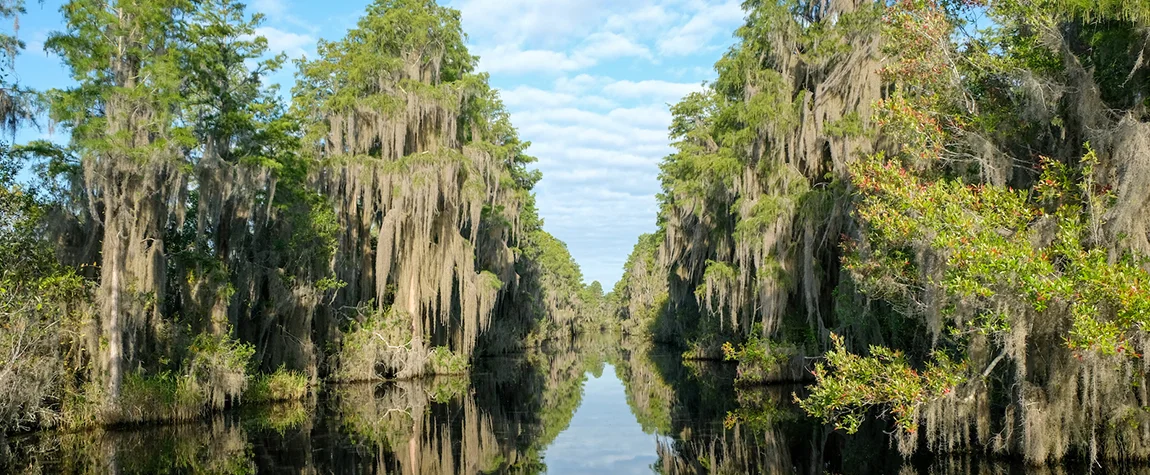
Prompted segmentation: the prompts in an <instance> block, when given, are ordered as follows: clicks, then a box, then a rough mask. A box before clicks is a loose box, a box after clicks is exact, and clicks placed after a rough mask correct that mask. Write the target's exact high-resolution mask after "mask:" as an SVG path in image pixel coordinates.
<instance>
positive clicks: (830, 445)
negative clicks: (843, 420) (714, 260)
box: [0, 341, 1150, 475]
mask: <svg viewBox="0 0 1150 475" xmlns="http://www.w3.org/2000/svg"><path fill="white" fill-rule="evenodd" d="M733 376H734V375H733V368H732V367H730V366H729V365H721V364H702V363H692V362H683V361H682V360H681V359H680V358H678V357H677V356H676V355H675V353H674V352H668V351H663V350H659V349H657V348H654V347H651V346H644V345H634V346H626V345H623V346H620V345H618V344H616V343H615V342H613V341H612V342H599V343H596V342H580V343H577V344H572V345H571V346H570V347H565V348H562V349H553V350H550V351H541V352H535V353H531V354H528V355H522V356H519V357H514V358H511V357H507V358H497V359H486V360H482V361H479V362H478V363H477V364H476V367H475V371H474V374H473V375H472V376H471V377H455V378H436V379H431V380H424V381H417V382H412V381H408V382H398V383H387V384H379V385H347V386H330V387H327V388H324V390H323V391H322V392H321V393H320V394H319V395H318V396H317V397H316V398H315V399H314V400H312V401H308V402H306V403H301V404H291V405H277V406H270V407H259V408H246V409H243V410H237V411H230V412H227V413H224V414H219V415H217V416H215V417H213V418H211V419H209V420H205V421H201V422H196V423H190V424H180V425H174V426H153V427H137V428H131V429H121V430H114V431H103V430H101V431H90V432H85V433H80V434H54V433H41V434H35V435H31V436H23V437H18V438H12V439H9V440H8V441H6V442H5V443H3V444H0V472H2V473H69V474H81V473H83V474H87V473H92V474H104V473H124V474H153V473H157V474H159V473H212V474H215V473H219V474H243V473H284V474H329V473H333V474H345V473H346V474H379V473H397V474H471V473H551V474H600V473H667V474H671V473H732V474H734V473H795V474H819V473H841V474H864V473H893V474H898V475H912V474H939V475H943V474H947V475H949V474H955V475H958V474H1009V473H1050V474H1069V473H1083V472H1084V471H1085V469H1084V468H1082V467H1077V468H1075V467H1053V468H1046V469H1026V468H1025V467H1023V466H1021V465H1018V464H1012V463H1007V462H1002V461H990V460H987V459H984V458H980V457H973V456H972V457H965V458H964V457H959V458H953V457H952V458H947V459H935V460H932V459H927V458H919V459H915V460H912V461H903V460H902V459H901V458H899V457H898V456H897V455H896V454H895V453H893V452H892V450H891V449H890V448H889V444H888V440H889V438H887V437H886V436H885V434H883V433H882V431H881V429H874V430H871V431H870V432H871V433H870V434H866V433H864V434H860V435H858V436H852V437H844V436H842V435H841V434H838V433H835V432H833V431H829V430H827V429H826V428H824V427H823V426H821V425H820V424H816V423H814V422H813V421H811V420H809V419H807V418H805V417H803V416H802V414H801V413H800V412H798V411H797V410H796V408H795V406H794V403H793V402H792V396H791V395H792V393H793V392H795V391H801V388H798V387H788V386H777V387H767V388H759V389H754V390H738V391H736V390H735V388H734V386H733V384H732V380H733ZM876 426H877V424H876ZM864 432H866V431H864ZM1122 472H1126V473H1150V471H1147V470H1145V469H1126V470H1122ZM1095 473H1117V471H1115V470H1110V471H1099V470H1096V471H1095Z"/></svg>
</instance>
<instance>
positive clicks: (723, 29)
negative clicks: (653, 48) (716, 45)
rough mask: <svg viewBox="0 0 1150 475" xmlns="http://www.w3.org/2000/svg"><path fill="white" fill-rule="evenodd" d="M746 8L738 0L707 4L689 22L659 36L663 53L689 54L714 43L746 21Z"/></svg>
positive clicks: (668, 54) (672, 54)
mask: <svg viewBox="0 0 1150 475" xmlns="http://www.w3.org/2000/svg"><path fill="white" fill-rule="evenodd" d="M743 18H744V15H743V8H742V6H740V5H739V2H737V1H728V2H727V3H723V4H721V5H716V6H704V7H703V8H701V9H700V10H699V11H698V12H697V13H696V14H695V16H693V17H691V19H690V20H689V21H687V23H685V24H683V25H680V26H677V27H675V28H672V29H671V30H669V31H668V32H667V34H666V35H665V36H663V37H662V38H660V39H659V53H661V54H663V55H667V56H685V55H689V54H693V53H696V52H698V51H700V50H702V49H704V48H707V47H708V46H710V44H711V41H712V40H713V39H714V38H715V37H716V36H717V35H719V34H721V33H725V34H729V33H730V32H731V31H733V30H734V29H735V27H737V26H738V25H739V24H740V23H741V22H742V21H743Z"/></svg>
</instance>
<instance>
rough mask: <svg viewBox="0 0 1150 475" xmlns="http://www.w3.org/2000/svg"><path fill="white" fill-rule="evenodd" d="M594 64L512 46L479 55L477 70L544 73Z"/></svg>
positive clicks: (557, 53) (580, 58)
mask: <svg viewBox="0 0 1150 475" xmlns="http://www.w3.org/2000/svg"><path fill="white" fill-rule="evenodd" d="M593 64H595V60H594V59H592V58H589V57H586V56H579V55H576V56H569V55H568V54H567V53H564V52H561V51H551V50H542V49H533V50H526V51H524V50H520V49H519V48H518V47H517V46H514V45H502V46H497V47H495V48H494V49H492V50H488V51H484V52H482V53H481V54H480V55H479V69H480V70H482V71H487V72H489V73H510V74H524V73H546V72H563V71H573V70H578V69H583V68H585V67H587V66H591V65H593Z"/></svg>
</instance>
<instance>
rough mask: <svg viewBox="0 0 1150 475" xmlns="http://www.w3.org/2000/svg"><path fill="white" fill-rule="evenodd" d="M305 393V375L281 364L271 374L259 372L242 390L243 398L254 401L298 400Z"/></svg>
mask: <svg viewBox="0 0 1150 475" xmlns="http://www.w3.org/2000/svg"><path fill="white" fill-rule="evenodd" d="M307 393H308V381H307V375H305V374H303V373H301V372H299V371H291V370H287V369H284V368H283V367H282V366H281V367H280V368H279V369H277V370H276V371H275V372H274V373H272V374H261V375H259V376H256V377H255V378H253V380H252V381H251V383H250V384H248V390H247V391H246V392H244V399H245V400H246V401H247V402H254V403H261V402H280V401H299V400H301V399H303V398H304V397H306V396H307Z"/></svg>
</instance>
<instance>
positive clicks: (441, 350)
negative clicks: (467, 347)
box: [427, 346, 470, 375]
mask: <svg viewBox="0 0 1150 475" xmlns="http://www.w3.org/2000/svg"><path fill="white" fill-rule="evenodd" d="M427 365H428V373H430V374H448V375H452V374H454V375H460V374H467V370H468V368H469V366H470V364H469V363H468V361H467V357H466V356H464V355H460V354H458V353H455V352H453V351H451V350H450V349H448V348H447V347H443V346H437V347H435V348H432V350H431V353H430V354H429V356H428V361H427Z"/></svg>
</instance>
